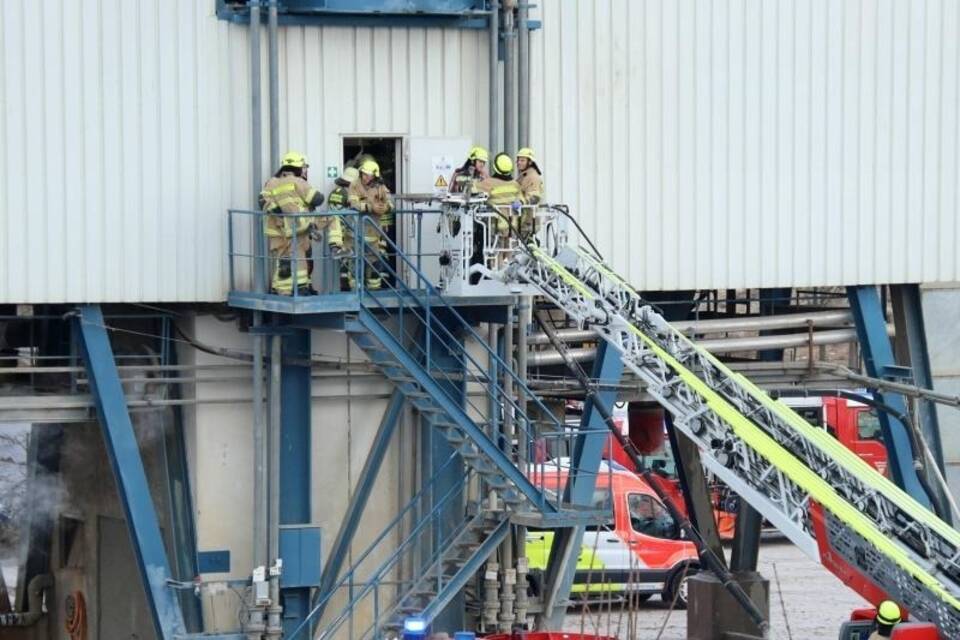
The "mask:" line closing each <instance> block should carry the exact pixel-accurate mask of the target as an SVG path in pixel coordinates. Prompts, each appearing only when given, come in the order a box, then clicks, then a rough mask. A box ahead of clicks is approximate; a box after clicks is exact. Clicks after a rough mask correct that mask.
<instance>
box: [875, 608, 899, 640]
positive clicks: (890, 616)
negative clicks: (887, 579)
mask: <svg viewBox="0 0 960 640" xmlns="http://www.w3.org/2000/svg"><path fill="white" fill-rule="evenodd" d="M901 617H902V614H901V613H900V606H899V605H898V604H897V603H896V602H894V601H893V600H884V601H883V602H881V603H880V606H879V607H877V617H876V619H875V620H876V623H877V630H876V631H874V632H873V633H871V634H870V637H869V638H868V639H867V640H879V639H880V638H889V637H890V636H891V635H893V628H894V627H895V626H897V625H898V624H900V619H901Z"/></svg>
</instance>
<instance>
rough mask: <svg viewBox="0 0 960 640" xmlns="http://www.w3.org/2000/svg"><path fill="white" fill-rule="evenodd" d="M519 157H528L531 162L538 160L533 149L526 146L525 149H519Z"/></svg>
mask: <svg viewBox="0 0 960 640" xmlns="http://www.w3.org/2000/svg"><path fill="white" fill-rule="evenodd" d="M517 157H518V158H526V159H527V160H529V161H530V162H536V161H537V159H536V158H535V157H534V155H533V149H531V148H530V147H524V148H523V149H520V151H517Z"/></svg>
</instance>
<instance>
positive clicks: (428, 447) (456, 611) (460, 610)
mask: <svg viewBox="0 0 960 640" xmlns="http://www.w3.org/2000/svg"><path fill="white" fill-rule="evenodd" d="M421 339H422V340H424V341H425V343H424V345H423V352H424V353H427V352H428V351H427V344H426V341H428V340H429V341H430V342H429V353H430V368H431V369H433V370H436V369H442V370H444V371H445V372H446V373H447V375H446V376H443V377H442V378H443V379H439V380H437V381H436V383H437V384H438V385H439V386H440V387H441V388H442V389H443V391H444V392H445V393H446V394H447V397H451V398H454V399H455V400H456V401H457V402H459V403H460V406H461V407H463V404H464V402H465V400H466V382H465V380H466V376H465V375H464V364H465V361H464V359H463V358H462V357H460V358H458V357H456V356H454V355H453V354H451V353H450V348H449V346H448V345H447V343H446V342H445V341H444V340H439V339H438V338H437V334H436V333H433V332H430V333H425V334H424V335H423V336H422V338H421ZM459 344H460V348H463V345H462V343H459ZM420 442H421V447H422V450H421V452H420V459H421V460H422V461H423V462H422V464H423V469H422V472H421V478H422V480H421V481H422V483H423V484H424V485H426V484H427V483H429V482H430V481H431V479H432V478H436V484H435V485H434V488H433V495H432V497H431V502H435V501H436V500H437V498H438V496H444V495H447V493H448V492H449V491H450V490H451V489H452V488H454V487H456V486H459V485H460V484H462V483H463V476H464V473H465V471H464V468H463V461H462V460H460V459H459V458H457V459H455V460H453V461H452V463H451V464H446V465H445V461H447V460H449V459H450V456H452V455H453V454H454V453H455V452H456V451H455V449H454V447H453V445H452V444H450V442H449V441H447V439H446V438H445V437H444V436H443V435H442V434H441V433H440V432H439V431H438V430H437V429H436V427H435V426H434V425H433V422H432V420H431V419H430V418H428V417H426V416H424V417H422V419H421V438H420ZM433 506H434V505H433V504H431V507H433ZM463 517H464V504H463V502H462V501H453V500H451V501H450V504H448V505H446V507H445V508H444V511H443V513H441V514H440V517H439V519H438V521H437V525H436V526H435V527H434V529H433V531H432V532H431V534H430V535H429V536H424V538H425V539H424V541H423V549H422V551H423V556H422V557H424V558H429V557H431V556H432V555H433V553H435V552H437V551H439V549H440V548H441V547H442V546H443V545H444V543H445V541H448V540H449V539H450V536H451V534H452V532H453V531H454V529H456V528H457V526H459V524H460V523H461V522H463ZM494 548H496V547H494ZM459 591H460V590H459V589H457V590H456V591H454V592H452V593H450V594H449V597H447V598H444V600H445V601H444V602H443V603H438V604H437V606H435V607H433V610H432V612H431V614H430V615H431V617H432V618H433V619H434V621H435V625H436V628H438V629H462V628H463V626H464V622H465V620H464V614H465V603H464V598H463V595H461V594H460V593H459Z"/></svg>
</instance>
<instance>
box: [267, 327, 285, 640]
mask: <svg viewBox="0 0 960 640" xmlns="http://www.w3.org/2000/svg"><path fill="white" fill-rule="evenodd" d="M282 340H283V339H282V338H281V337H280V336H279V335H274V336H272V337H271V339H270V356H271V357H270V443H269V448H270V455H269V457H268V460H269V472H268V477H269V483H268V484H269V487H270V498H269V503H268V504H269V508H268V511H269V520H268V527H267V539H268V541H269V554H268V557H269V562H270V563H272V566H271V568H270V606H269V608H268V609H267V633H266V637H267V638H280V637H281V636H282V635H283V624H282V622H281V619H280V614H281V613H282V611H283V610H282V608H281V607H280V575H279V568H280V563H279V562H278V559H279V557H280V417H281V413H280V400H281V393H280V384H281V369H280V360H281V355H282V348H283V341H282Z"/></svg>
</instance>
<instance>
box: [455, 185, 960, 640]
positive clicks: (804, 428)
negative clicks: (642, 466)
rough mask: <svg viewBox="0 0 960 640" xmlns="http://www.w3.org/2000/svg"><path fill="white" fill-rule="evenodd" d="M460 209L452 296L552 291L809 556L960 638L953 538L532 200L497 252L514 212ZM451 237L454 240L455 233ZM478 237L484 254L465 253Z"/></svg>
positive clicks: (711, 462) (958, 570)
mask: <svg viewBox="0 0 960 640" xmlns="http://www.w3.org/2000/svg"><path fill="white" fill-rule="evenodd" d="M454 206H455V209H453V210H452V211H453V213H451V216H460V219H461V220H460V222H459V223H458V224H457V225H456V227H459V229H463V230H466V234H462V235H466V236H469V237H468V238H467V240H466V241H464V242H462V243H460V246H459V249H455V250H454V251H453V252H452V256H451V258H452V259H450V260H448V261H447V264H448V265H449V266H448V267H447V277H446V281H447V282H448V283H452V284H453V285H454V286H455V287H456V291H455V295H470V292H471V289H476V290H477V291H482V292H483V293H489V292H490V291H491V287H493V286H494V284H493V283H499V284H501V286H504V287H506V288H507V289H508V290H509V291H511V292H513V293H519V292H521V291H522V290H523V289H526V292H527V293H532V294H538V295H542V296H544V297H545V298H547V299H548V300H549V301H551V302H552V303H553V304H554V305H555V306H556V307H557V308H558V309H560V310H561V311H562V312H563V313H564V314H565V315H566V316H567V317H568V318H570V319H571V320H572V321H574V322H575V323H576V324H577V325H578V326H579V327H581V328H589V329H592V330H593V331H594V332H595V333H596V334H597V336H598V338H599V339H602V340H604V341H606V342H607V343H608V344H609V345H610V346H611V347H613V348H614V349H615V350H616V351H617V352H618V353H619V355H620V358H621V359H622V361H623V363H624V365H625V366H626V367H627V368H628V369H629V370H631V371H632V372H633V373H634V374H636V375H637V376H638V378H639V379H640V380H642V381H643V382H644V384H645V386H646V389H647V391H648V392H649V393H650V394H651V395H652V396H653V397H655V398H656V399H657V400H658V401H659V402H660V404H662V405H663V406H664V407H665V408H666V409H667V410H668V411H670V413H671V414H672V415H673V417H674V424H675V425H676V427H677V428H678V429H679V430H680V431H682V432H683V433H684V434H685V435H686V436H687V437H689V438H690V439H691V440H692V441H693V442H695V443H696V444H697V446H698V447H699V449H700V450H701V456H702V459H703V463H704V466H705V467H706V468H707V469H708V470H709V471H711V472H712V473H713V474H715V475H716V476H717V477H719V478H720V479H721V480H723V481H724V482H726V483H727V485H728V486H730V487H731V489H733V490H734V491H735V492H736V493H737V494H739V495H740V496H741V497H742V498H743V499H744V500H746V501H747V502H748V503H750V505H751V506H753V507H754V508H755V509H756V510H757V511H759V512H760V513H761V514H762V515H763V516H764V517H765V518H766V519H767V520H768V521H770V522H771V523H772V524H774V525H775V526H776V527H777V528H778V529H779V530H780V531H781V532H782V533H783V534H784V535H786V536H787V537H788V538H789V539H790V540H791V541H792V542H793V543H794V544H795V545H797V546H798V547H799V548H800V549H802V550H803V551H804V552H805V553H806V554H807V555H808V556H810V557H811V558H812V559H814V560H815V561H818V562H820V563H821V564H823V566H825V567H826V568H827V569H829V570H830V571H831V572H833V573H834V574H835V575H837V576H838V577H839V578H840V579H841V580H842V581H844V582H845V583H846V584H847V585H849V586H850V587H851V588H853V589H854V590H856V591H857V592H859V593H860V594H861V595H863V596H864V597H865V598H866V599H867V600H869V601H871V602H873V603H878V602H880V601H881V600H883V599H885V598H890V599H893V600H895V601H897V602H899V603H901V604H902V605H903V606H905V607H906V608H907V609H909V611H910V613H911V615H912V616H913V618H915V619H918V620H923V621H927V622H932V623H934V624H936V625H937V627H938V628H939V629H940V631H941V633H942V635H943V637H946V638H960V533H958V532H957V531H956V530H954V529H953V528H952V527H950V526H949V525H948V524H946V523H945V522H943V521H942V520H940V519H939V518H938V517H937V516H936V515H934V514H933V513H931V512H930V511H929V510H927V509H926V508H925V507H923V506H921V505H920V504H919V503H918V502H917V501H916V500H914V499H913V498H912V497H910V496H909V495H907V494H906V493H905V492H904V491H902V490H901V489H900V488H898V487H897V486H896V485H895V484H893V483H892V482H891V481H889V480H888V479H887V478H885V477H884V476H882V475H881V474H879V473H878V472H877V471H876V470H874V469H873V468H872V467H871V466H870V465H868V464H867V463H866V462H864V461H863V460H861V459H860V458H859V457H858V456H857V455H855V454H854V453H853V452H851V451H850V450H849V449H847V448H846V447H844V446H843V445H842V444H841V443H839V442H837V441H836V440H835V439H834V438H832V437H831V436H830V435H829V434H828V433H826V432H825V431H823V430H821V429H817V428H816V427H814V426H813V425H811V424H809V423H808V422H807V421H805V420H804V419H803V418H802V417H800V416H799V415H798V414H796V413H795V412H793V411H792V410H791V409H790V408H788V407H787V406H785V405H784V404H782V403H780V402H778V401H776V400H774V399H773V398H771V397H770V396H768V395H767V394H766V393H765V392H764V391H762V390H761V389H759V388H758V387H757V386H755V385H754V384H752V383H751V382H750V381H749V380H748V379H747V378H745V377H744V376H742V375H740V374H737V373H735V372H733V371H731V370H730V369H729V368H727V367H726V366H724V365H723V363H721V362H720V361H719V360H718V359H717V358H715V357H714V356H712V355H711V354H710V353H708V352H707V351H705V350H704V349H701V348H699V347H698V346H697V345H696V344H695V343H694V342H692V341H691V340H690V339H688V338H687V337H686V336H685V335H683V334H682V333H681V332H679V331H677V330H676V329H674V328H673V327H672V326H670V324H669V323H668V322H667V321H666V320H665V319H664V318H663V316H662V315H660V314H659V313H658V312H657V310H656V309H655V308H654V307H653V306H651V305H650V304H647V303H646V302H644V300H643V299H642V298H641V296H640V295H639V294H638V293H637V292H636V291H635V290H634V289H632V288H631V287H630V286H629V285H628V284H627V283H626V282H625V281H624V279H623V278H621V277H620V276H618V275H617V274H616V273H614V271H613V270H612V269H611V268H610V267H609V266H608V265H606V264H605V263H604V262H603V261H602V260H601V258H600V257H599V256H598V255H597V254H596V253H595V252H591V251H589V250H587V249H585V248H582V247H580V246H577V245H575V244H573V243H571V242H568V241H567V239H566V237H565V234H564V233H563V232H562V231H560V230H559V227H560V225H558V224H557V220H556V218H557V217H558V216H557V212H556V211H552V210H551V208H545V207H540V208H539V209H538V210H537V211H536V213H535V214H534V215H535V216H536V219H537V221H538V225H537V226H538V227H539V231H538V233H537V234H536V236H534V235H533V234H530V235H529V237H526V238H521V237H518V236H519V234H511V238H510V242H509V246H507V247H504V242H503V239H502V238H500V239H496V238H494V235H495V234H494V232H493V231H492V230H491V231H489V232H488V231H486V229H492V225H491V224H490V220H491V219H492V218H495V217H497V216H511V215H514V216H516V214H517V212H510V211H491V208H490V207H488V206H486V205H485V204H484V203H483V202H482V201H475V202H473V201H466V202H463V201H461V202H456V203H454ZM560 213H565V212H564V211H562V210H561V211H560ZM475 233H481V234H482V236H483V240H482V242H477V241H476V238H474V235H473V234H475ZM446 240H447V242H448V244H450V245H451V246H456V245H457V243H456V242H455V240H456V238H455V237H454V236H453V234H448V237H447V238H446ZM479 245H482V249H483V256H482V258H481V259H477V258H476V257H475V256H474V257H473V258H470V256H469V254H470V252H471V247H474V246H479ZM474 274H480V276H481V279H480V281H477V278H476V276H475V275H474ZM471 275H474V277H473V278H470V276H471ZM448 286H449V285H448ZM451 288H453V287H451Z"/></svg>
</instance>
